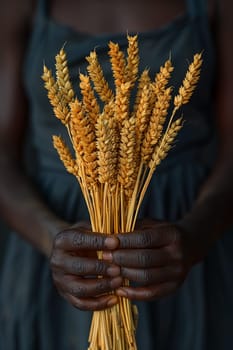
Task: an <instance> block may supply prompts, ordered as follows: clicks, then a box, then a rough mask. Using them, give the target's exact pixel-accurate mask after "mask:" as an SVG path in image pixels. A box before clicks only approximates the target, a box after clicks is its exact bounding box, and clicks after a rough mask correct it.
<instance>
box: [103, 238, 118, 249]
mask: <svg viewBox="0 0 233 350" xmlns="http://www.w3.org/2000/svg"><path fill="white" fill-rule="evenodd" d="M117 246H118V239H117V238H116V237H112V236H111V237H107V238H106V239H105V247H106V248H108V249H115V248H117Z"/></svg>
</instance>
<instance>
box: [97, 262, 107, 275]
mask: <svg viewBox="0 0 233 350" xmlns="http://www.w3.org/2000/svg"><path fill="white" fill-rule="evenodd" d="M106 270H107V268H106V265H105V264H104V263H103V262H102V261H101V260H96V263H95V271H96V273H97V274H98V275H102V274H104V273H105V272H106Z"/></svg>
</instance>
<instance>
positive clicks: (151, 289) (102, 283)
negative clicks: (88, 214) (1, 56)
mask: <svg viewBox="0 0 233 350" xmlns="http://www.w3.org/2000/svg"><path fill="white" fill-rule="evenodd" d="M97 251H103V259H102V260H99V259H98V258H97ZM196 260H197V254H195V244H194V242H193V239H192V238H191V236H190V235H187V234H186V233H183V232H182V230H181V229H180V228H179V227H178V226H176V225H174V224H169V223H165V222H156V221H150V222H144V223H142V225H141V226H140V228H139V229H137V230H136V231H134V232H133V233H125V234H118V235H114V236H113V235H103V234H98V233H92V232H91V231H90V229H88V225H86V224H85V223H80V224H78V225H76V226H75V227H72V228H69V229H67V230H64V231H62V232H60V233H59V234H58V235H57V236H56V238H55V241H54V247H53V251H52V255H51V259H50V263H51V268H52V275H53V280H54V283H55V285H56V287H57V289H58V291H59V293H60V294H61V295H62V296H63V297H64V298H65V299H66V300H68V301H69V302H70V303H71V304H72V305H73V306H75V307H77V308H79V309H81V310H101V309H105V308H107V307H110V306H113V305H114V304H116V303H117V296H124V297H126V298H129V299H134V300H153V299H156V298H161V297H163V296H166V295H169V294H171V293H173V292H175V291H176V289H177V288H178V287H179V286H180V285H181V284H182V282H183V281H184V279H185V277H186V275H187V273H188V271H189V270H190V268H191V267H192V265H193V264H194V263H195V262H196ZM99 276H102V277H101V278H100V277H99ZM124 279H128V280H129V281H130V284H132V282H133V285H134V286H132V285H130V286H127V287H126V286H123V280H124ZM111 292H114V295H113V294H112V295H109V293H111Z"/></svg>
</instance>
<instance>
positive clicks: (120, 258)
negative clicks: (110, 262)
mask: <svg viewBox="0 0 233 350" xmlns="http://www.w3.org/2000/svg"><path fill="white" fill-rule="evenodd" d="M113 258H114V262H115V263H116V264H118V265H120V266H122V265H124V264H125V258H124V255H123V254H122V253H120V252H117V251H116V252H114V253H113Z"/></svg>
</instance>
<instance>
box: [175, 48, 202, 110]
mask: <svg viewBox="0 0 233 350" xmlns="http://www.w3.org/2000/svg"><path fill="white" fill-rule="evenodd" d="M201 65H202V54H201V53H200V54H196V55H194V58H193V62H192V63H191V64H190V65H189V68H188V71H187V73H186V75H185V78H184V80H183V84H182V85H181V87H180V88H179V94H178V95H176V96H175V98H174V106H175V107H176V109H178V108H180V107H181V106H182V105H184V104H186V103H188V102H189V100H190V98H191V96H192V94H193V92H194V89H195V87H196V85H197V83H198V80H199V78H200V73H201Z"/></svg>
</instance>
